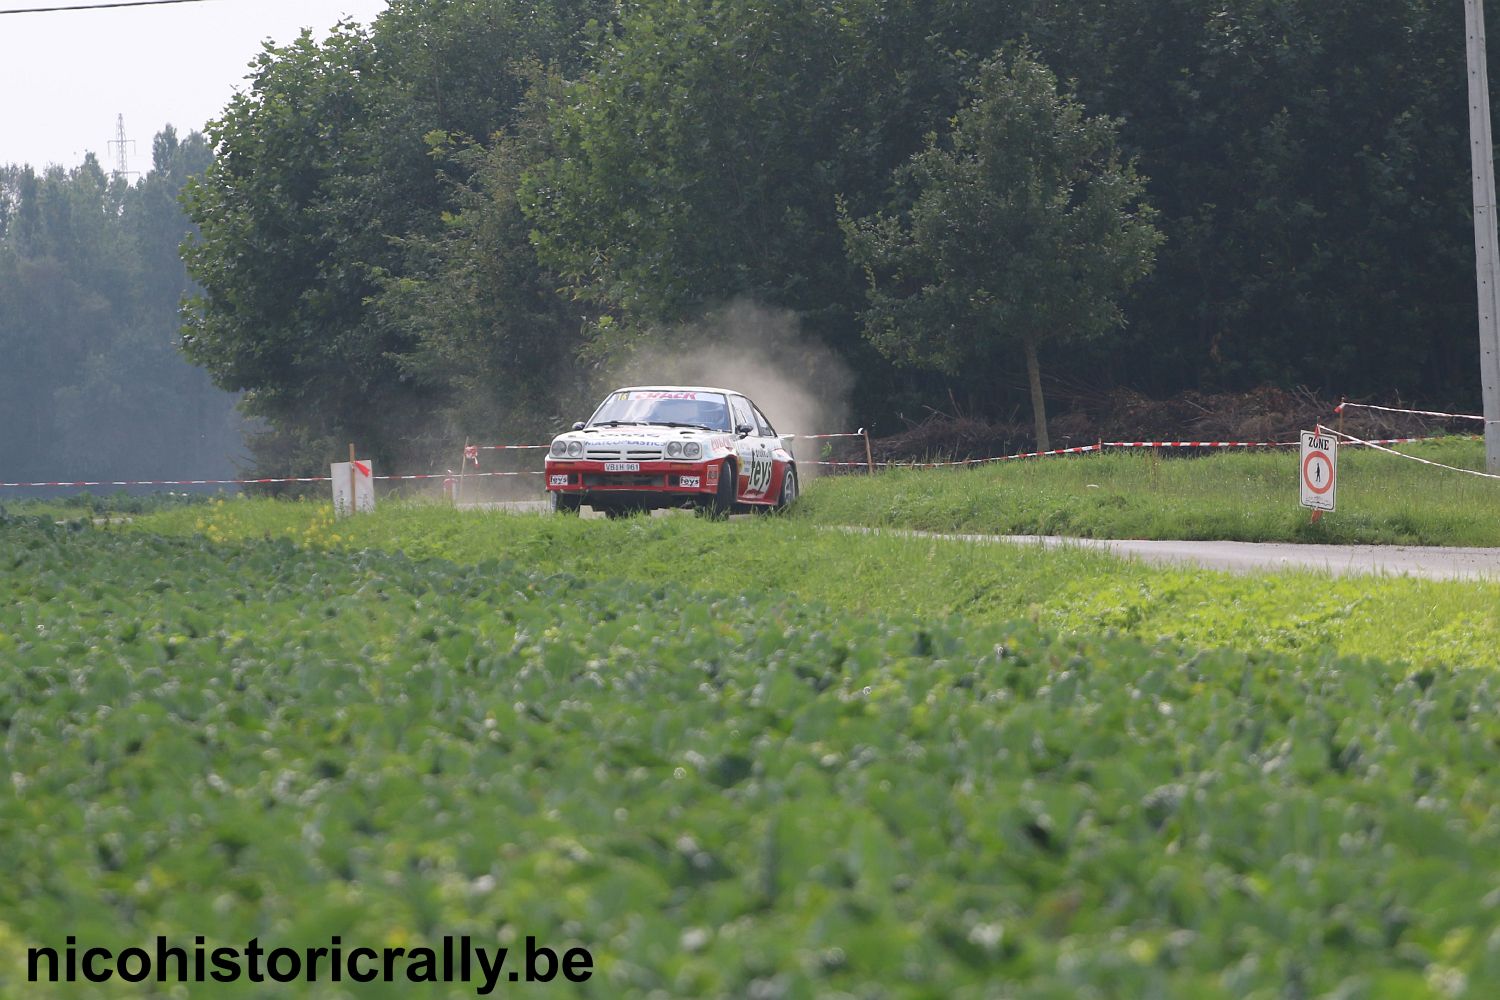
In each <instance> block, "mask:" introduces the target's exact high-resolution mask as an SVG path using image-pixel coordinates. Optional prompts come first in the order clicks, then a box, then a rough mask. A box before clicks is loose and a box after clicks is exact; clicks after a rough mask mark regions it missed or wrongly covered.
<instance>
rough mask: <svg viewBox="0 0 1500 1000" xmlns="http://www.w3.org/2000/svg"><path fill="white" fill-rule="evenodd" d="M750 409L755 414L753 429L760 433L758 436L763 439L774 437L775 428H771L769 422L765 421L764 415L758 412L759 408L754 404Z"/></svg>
mask: <svg viewBox="0 0 1500 1000" xmlns="http://www.w3.org/2000/svg"><path fill="white" fill-rule="evenodd" d="M750 409H751V410H753V411H754V413H755V427H756V429H757V430H759V431H760V436H761V437H763V438H773V437H775V436H776V428H774V427H772V426H771V421H769V420H767V419H766V415H765V414H764V413H762V412H760V407H758V406H756V405H755V404H754V403H751V404H750Z"/></svg>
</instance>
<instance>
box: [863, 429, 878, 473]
mask: <svg viewBox="0 0 1500 1000" xmlns="http://www.w3.org/2000/svg"><path fill="white" fill-rule="evenodd" d="M859 432H860V433H861V434H863V435H864V436H865V473H866V474H867V475H872V476H873V475H874V474H875V453H874V452H872V451H871V450H870V430H869V428H867V427H861V428H860V429H859Z"/></svg>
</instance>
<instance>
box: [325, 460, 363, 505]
mask: <svg viewBox="0 0 1500 1000" xmlns="http://www.w3.org/2000/svg"><path fill="white" fill-rule="evenodd" d="M329 470H330V471H329V474H328V477H329V478H330V479H332V480H333V510H334V513H336V514H338V515H340V516H343V515H345V514H348V513H350V511H351V508H350V503H349V487H350V485H351V480H352V481H353V482H352V485H353V487H354V504H353V510H354V511H358V512H360V513H363V512H365V511H371V510H374V509H375V480H374V478H373V476H374V472H375V469H374V467H373V466H372V465H371V464H370V462H369V460H362V461H358V462H354V463H349V462H334V463H333V464H332V465H331V466H329Z"/></svg>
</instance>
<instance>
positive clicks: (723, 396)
mask: <svg viewBox="0 0 1500 1000" xmlns="http://www.w3.org/2000/svg"><path fill="white" fill-rule="evenodd" d="M797 486H798V481H797V463H796V462H795V460H793V458H792V452H791V439H790V438H783V437H781V436H780V435H778V434H777V433H776V431H775V429H774V428H773V427H772V426H771V422H770V421H769V420H767V419H766V417H765V414H763V413H761V411H760V408H759V407H757V406H756V405H755V404H754V403H752V402H750V400H748V399H746V398H745V397H744V396H743V395H742V394H740V393H738V392H734V391H733V390H730V389H711V388H704V387H699V386H675V385H652V386H630V387H628V388H624V389H617V390H615V391H614V392H612V393H610V394H609V395H608V396H607V397H606V398H605V400H604V402H602V403H600V404H599V408H598V409H597V410H595V411H594V415H593V416H592V417H590V418H589V419H588V421H587V422H585V423H577V424H574V425H573V429H572V430H571V431H568V432H567V433H564V434H559V435H558V436H557V437H556V438H554V439H553V441H552V447H551V449H550V450H549V451H548V453H547V492H548V496H549V497H550V499H551V502H552V509H553V510H556V511H561V512H576V511H577V510H578V509H579V508H580V507H581V506H583V505H584V504H588V505H589V506H590V507H593V508H594V509H595V510H602V511H604V512H605V514H607V515H609V516H610V517H620V516H623V515H625V514H629V513H631V512H632V511H639V510H652V509H655V508H657V507H696V508H698V509H699V510H704V511H711V512H714V513H719V514H728V513H730V512H731V511H737V510H754V509H770V508H782V507H786V506H788V505H790V504H791V503H792V501H793V500H795V499H797Z"/></svg>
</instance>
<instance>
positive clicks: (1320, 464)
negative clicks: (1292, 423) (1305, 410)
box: [1297, 427, 1339, 521]
mask: <svg viewBox="0 0 1500 1000" xmlns="http://www.w3.org/2000/svg"><path fill="white" fill-rule="evenodd" d="M1338 463H1339V439H1338V437H1336V436H1335V435H1334V434H1332V433H1331V432H1328V431H1325V430H1324V429H1323V428H1321V427H1319V428H1318V429H1317V430H1316V431H1303V432H1302V450H1301V457H1300V460H1299V461H1298V463H1297V467H1298V469H1299V470H1300V472H1299V474H1298V479H1299V481H1300V485H1301V492H1302V506H1304V507H1309V508H1311V509H1312V512H1313V520H1314V521H1316V520H1317V519H1318V518H1320V517H1322V516H1323V513H1324V512H1325V511H1331V510H1333V505H1334V501H1335V499H1336V497H1337V495H1338V468H1339V464H1338Z"/></svg>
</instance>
